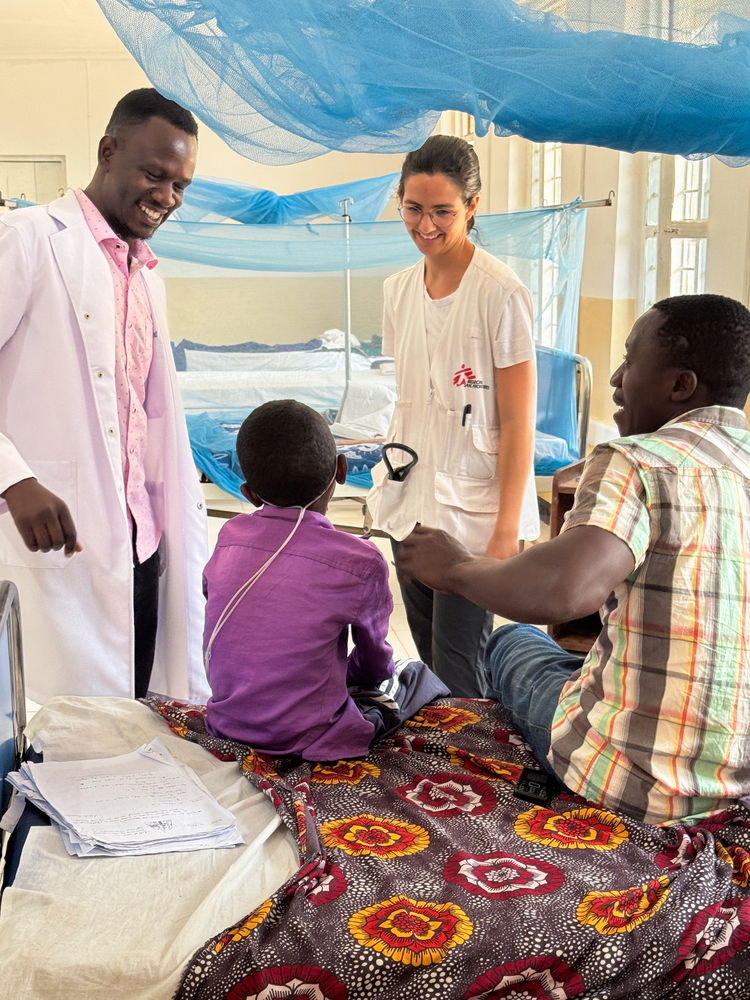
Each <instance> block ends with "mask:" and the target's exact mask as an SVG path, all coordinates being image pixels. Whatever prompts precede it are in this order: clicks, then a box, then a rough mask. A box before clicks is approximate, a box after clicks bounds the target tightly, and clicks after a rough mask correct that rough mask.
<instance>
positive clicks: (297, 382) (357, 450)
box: [174, 331, 591, 497]
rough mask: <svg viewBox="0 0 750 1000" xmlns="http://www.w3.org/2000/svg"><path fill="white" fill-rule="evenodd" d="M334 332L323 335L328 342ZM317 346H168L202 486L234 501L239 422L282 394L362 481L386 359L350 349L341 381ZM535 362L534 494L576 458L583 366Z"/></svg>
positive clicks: (367, 477)
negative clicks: (319, 419)
mask: <svg viewBox="0 0 750 1000" xmlns="http://www.w3.org/2000/svg"><path fill="white" fill-rule="evenodd" d="M336 332H338V331H327V333H326V334H324V335H323V337H324V338H325V337H326V336H327V337H328V342H329V343H330V342H331V336H332V334H334V333H336ZM341 337H343V334H341ZM323 342H324V341H322V340H312V341H308V342H306V343H303V344H296V345H289V348H288V349H286V350H273V351H272V350H270V349H269V348H266V349H265V350H261V349H260V348H263V347H265V346H266V345H259V344H253V343H252V342H248V343H247V344H245V345H233V346H232V348H231V349H230V348H227V347H226V346H217V347H209V346H208V345H195V344H191V345H190V346H188V347H185V346H184V344H185V342H184V341H183V342H181V344H179V345H176V347H175V348H174V351H175V363H176V365H178V380H179V385H180V391H181V393H182V399H183V405H184V407H185V413H186V418H187V425H188V433H189V436H190V443H191V447H192V450H193V457H194V459H195V462H196V465H197V466H198V468H199V469H200V471H201V472H202V473H203V474H204V475H205V476H206V478H207V479H208V480H210V481H211V482H213V483H215V484H217V485H218V486H220V487H221V488H222V489H223V490H225V491H226V492H227V493H229V494H230V495H232V496H234V497H240V496H241V494H240V492H239V487H240V484H241V482H242V473H241V470H240V468H239V465H238V463H237V455H236V450H235V447H234V443H235V439H236V436H237V431H238V429H239V426H240V424H241V423H242V421H243V420H244V418H245V417H246V416H247V414H248V413H249V412H251V410H253V409H254V408H255V407H256V406H259V405H261V404H262V403H264V402H267V401H268V400H271V399H279V398H286V397H291V398H294V399H297V400H299V401H300V402H303V403H307V404H308V405H309V406H311V407H312V408H313V409H315V410H318V411H319V412H320V413H323V414H325V415H326V416H327V417H328V419H329V421H330V422H331V430H332V432H333V433H334V435H335V436H336V437H337V438H338V441H339V451H340V452H341V453H343V454H345V455H346V457H347V466H348V474H347V483H348V484H350V485H353V486H357V487H363V488H365V489H368V488H369V487H370V486H371V485H372V477H371V474H370V470H371V469H372V467H373V466H374V465H375V464H376V463H377V462H378V461H379V459H380V445H381V444H382V440H383V438H384V436H385V434H386V432H387V430H388V426H389V424H390V419H391V414H392V412H393V407H394V405H395V401H396V386H395V376H394V374H393V364H392V360H391V359H387V358H383V357H381V356H379V355H376V356H372V355H369V356H368V355H367V354H364V353H358V352H353V353H352V355H351V359H350V360H351V365H350V368H351V377H350V380H349V381H348V382H347V381H346V378H345V357H344V352H343V351H342V350H340V349H339V350H331V349H330V347H329V348H328V349H326V348H321V347H320V346H318V345H320V344H321V343H323ZM334 342H335V341H334ZM339 343H340V340H339ZM198 348H199V349H198ZM196 359H197V360H196ZM536 363H537V419H536V436H535V447H534V471H535V475H536V477H537V491H538V492H543V491H544V490H545V489H549V488H551V482H552V476H553V474H554V473H555V472H556V470H557V469H559V468H562V467H564V466H566V465H570V464H571V463H572V462H575V461H577V460H578V458H580V457H581V456H583V455H584V454H585V450H586V433H587V428H588V418H589V402H590V396H591V364H590V362H589V361H588V359H587V358H585V357H583V356H582V355H579V354H569V353H567V352H564V351H559V350H556V349H554V348H550V347H544V346H542V345H537V347H536ZM181 369H184V370H181Z"/></svg>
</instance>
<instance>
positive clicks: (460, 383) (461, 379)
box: [453, 365, 489, 389]
mask: <svg viewBox="0 0 750 1000" xmlns="http://www.w3.org/2000/svg"><path fill="white" fill-rule="evenodd" d="M453 384H454V385H455V386H456V388H457V389H462V388H463V387H464V386H466V388H467V389H489V386H488V385H487V383H486V382H483V381H482V379H481V378H477V376H476V375H475V374H474V372H473V370H472V369H471V368H469V366H468V365H461V367H460V368H459V369H458V370H457V371H456V372H454V375H453Z"/></svg>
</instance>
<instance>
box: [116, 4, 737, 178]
mask: <svg viewBox="0 0 750 1000" xmlns="http://www.w3.org/2000/svg"><path fill="white" fill-rule="evenodd" d="M98 3H99V6H100V7H101V9H102V10H103V12H104V14H105V15H106V16H107V18H108V19H109V21H110V22H111V24H112V25H113V27H114V28H115V30H116V31H117V33H118V35H119V36H120V38H121V39H122V41H123V42H124V44H125V45H126V46H127V47H128V49H129V50H130V51H131V53H132V54H133V56H134V57H135V59H136V60H137V61H138V62H139V63H140V65H141V66H142V67H143V69H144V70H145V72H146V74H147V75H148V77H149V78H150V80H151V81H152V82H153V84H154V86H155V87H157V88H158V89H159V90H161V91H162V92H163V93H165V94H167V95H168V96H170V97H172V98H173V99H174V100H176V101H178V102H179V103H181V104H183V105H184V106H185V107H188V108H190V109H191V110H192V111H194V112H195V113H196V114H197V115H198V117H199V118H200V119H201V120H202V121H204V122H205V123H206V124H207V125H208V126H209V127H210V128H211V129H212V130H213V131H215V132H216V133H217V134H218V135H220V136H222V137H223V138H224V139H225V140H226V142H227V143H228V144H229V145H230V146H232V147H233V148H234V149H236V150H237V151H238V152H240V153H242V154H243V155H245V156H248V157H249V158H251V159H253V160H256V161H257V162H261V163H269V164H282V163H295V162H298V161H300V160H304V159H308V158H310V157H313V156H317V155H319V154H321V153H325V152H328V151H329V150H342V151H349V152H380V153H388V152H390V153H394V152H404V151H406V150H408V149H414V148H416V147H417V146H420V145H421V144H422V142H423V141H424V140H425V139H426V138H427V136H428V135H429V134H430V133H431V132H432V131H433V130H434V127H435V125H436V123H437V119H438V116H439V114H440V112H442V111H444V110H454V111H462V112H466V113H468V114H470V115H473V117H474V120H475V128H476V132H477V134H478V135H484V134H485V133H486V132H487V131H489V130H490V129H494V130H495V132H496V133H498V134H499V135H510V134H517V135H521V136H524V137H525V138H527V139H532V140H534V141H538V142H543V141H549V140H556V141H562V142H567V143H584V144H590V145H595V146H608V147H611V148H613V149H622V150H626V151H629V152H635V151H638V150H651V151H655V152H663V153H679V154H682V155H683V156H689V155H708V154H717V155H721V156H722V158H727V160H728V162H730V163H733V164H737V163H739V162H744V158H748V157H750V114H748V94H750V2H748V0H705V2H702V3H696V2H695V0H671V2H667V0H665V2H663V3H659V4H655V3H654V2H653V0H627V2H624V0H595V2H591V0H567V2H566V3H555V2H554V0H517V2H513V0H287V2H279V0H272V2H269V0H213V2H212V0H98ZM557 9H560V10H562V11H563V12H564V16H559V15H557V14H556V13H550V12H549V11H550V10H557ZM738 158H739V159H738Z"/></svg>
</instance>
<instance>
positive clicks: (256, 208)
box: [173, 174, 399, 225]
mask: <svg viewBox="0 0 750 1000" xmlns="http://www.w3.org/2000/svg"><path fill="white" fill-rule="evenodd" d="M398 176H399V175H398V174H385V175H384V176H383V177H370V178H367V179H366V180H361V181H348V182H347V183H345V184H336V185H333V186H332V187H322V188H313V189H312V190H310V191H300V192H298V193H297V194H286V195H281V194H276V192H275V191H268V190H266V189H265V188H255V187H250V186H249V185H247V184H240V183H238V182H236V181H228V180H223V179H221V178H217V177H196V178H195V179H194V180H193V182H192V184H191V185H190V187H189V188H188V189H187V190H186V192H185V201H184V202H183V204H182V206H181V207H180V208H179V209H178V210H177V211H176V212H175V213H174V216H173V218H174V219H180V220H181V221H183V222H227V221H232V222H247V223H253V224H255V225H282V224H284V223H290V222H307V221H313V220H318V221H319V220H320V219H334V220H337V221H338V220H340V219H341V217H342V214H343V206H342V204H341V202H342V201H343V200H344V199H346V200H347V202H348V204H347V205H346V208H347V211H348V213H349V214H350V215H352V213H353V212H355V213H356V218H357V219H358V220H359V221H360V222H370V221H374V220H375V219H377V218H378V217H379V216H380V215H381V214H382V212H383V209H384V208H385V206H386V203H387V201H388V199H389V198H390V197H391V195H392V194H393V190H394V188H395V187H396V183H397V181H398ZM354 205H356V209H355V208H354V207H353V206H354Z"/></svg>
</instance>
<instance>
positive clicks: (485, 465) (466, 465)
mask: <svg viewBox="0 0 750 1000" xmlns="http://www.w3.org/2000/svg"><path fill="white" fill-rule="evenodd" d="M463 420H464V416H463V411H461V410H449V411H448V412H447V413H446V414H445V425H444V426H445V437H444V440H445V448H444V450H443V457H442V461H441V462H440V463H439V470H440V472H443V473H445V474H446V475H448V476H460V477H462V478H463V477H468V478H469V479H496V477H497V452H498V448H499V446H500V429H499V428H497V427H483V426H475V425H472V423H471V420H470V418H468V420H467V422H466V423H462V421H463ZM496 492H497V491H496Z"/></svg>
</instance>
